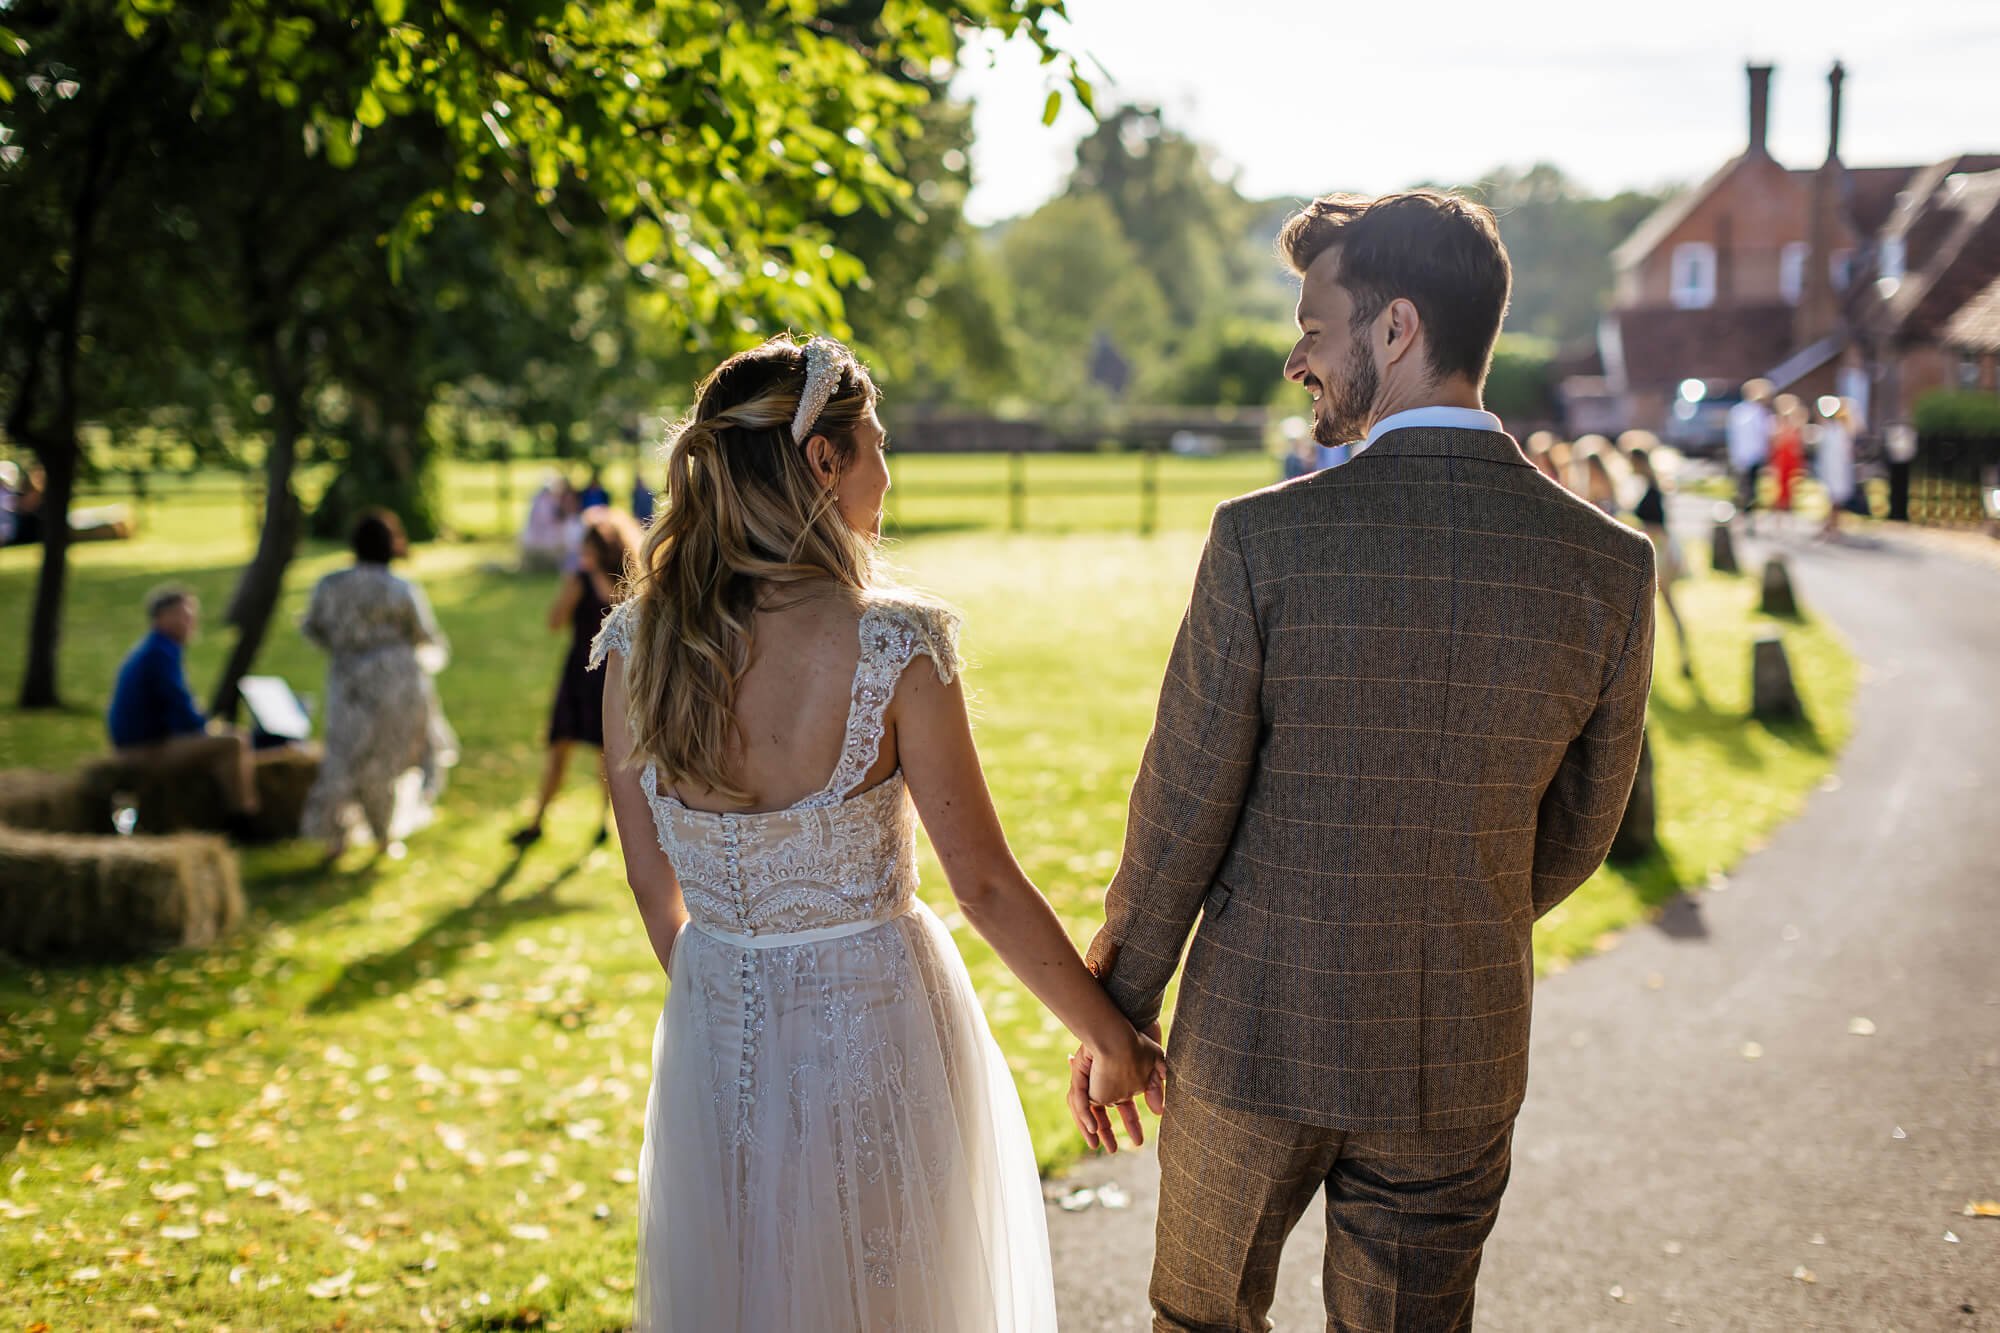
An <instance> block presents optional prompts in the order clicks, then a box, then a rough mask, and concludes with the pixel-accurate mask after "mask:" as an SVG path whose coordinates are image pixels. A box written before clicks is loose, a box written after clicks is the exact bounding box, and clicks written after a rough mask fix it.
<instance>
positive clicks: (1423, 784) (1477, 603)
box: [1090, 428, 1654, 1132]
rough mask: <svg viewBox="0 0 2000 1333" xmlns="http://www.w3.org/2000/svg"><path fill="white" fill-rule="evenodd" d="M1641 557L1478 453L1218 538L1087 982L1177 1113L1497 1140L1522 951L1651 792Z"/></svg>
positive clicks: (1429, 447)
mask: <svg viewBox="0 0 2000 1333" xmlns="http://www.w3.org/2000/svg"><path fill="white" fill-rule="evenodd" d="M1653 589H1654V583H1653V550H1652V546H1651V545H1650V543H1648V541H1647V540H1646V538H1645V537H1644V536H1642V535H1641V534H1640V533H1638V532H1636V531H1634V530H1632V529H1631V528H1628V527H1626V526H1624V525H1623V524H1621V523H1619V522H1617V521H1616V520H1614V519H1610V518H1607V517H1606V516H1605V515H1603V514H1602V513H1600V512H1598V511H1597V510H1596V509H1594V508H1592V507H1591V506H1589V505H1587V504H1585V503H1583V502H1582V501H1580V500H1577V499H1576V498H1574V497H1572V496H1571V495H1569V494H1568V493H1567V492H1565V491H1564V490H1563V489H1562V488H1560V487H1559V486H1557V485H1555V484H1554V483H1553V482H1551V481H1549V480H1548V479H1547V478H1545V477H1543V476H1542V474H1541V473H1540V472H1538V471H1536V470H1535V468H1534V466H1533V465H1532V464H1530V463H1529V462H1528V461H1527V459H1526V458H1525V457H1523V456H1522V454H1521V451H1520V449H1519V448H1518V447H1517V446H1516V445H1515V443H1514V441H1513V440H1512V439H1511V438H1509V437H1508V436H1506V435H1502V434H1498V433H1494V432H1488V431H1470V430H1443V429H1434V428H1420V429H1409V430H1395V431H1390V432H1388V433H1387V434H1385V435H1383V436H1381V437H1380V438H1378V439H1377V440H1376V442H1375V443H1374V444H1373V445H1371V446H1370V447H1369V448H1368V449H1367V450H1366V451H1365V452H1364V453H1362V454H1361V455H1360V456H1359V457H1358V458H1356V459H1354V460H1353V461H1352V462H1350V463H1348V464H1347V465H1346V466H1344V467H1341V468H1338V469H1335V470H1333V471H1330V472H1322V473H1319V474H1317V475H1315V476H1311V477H1306V478H1302V479H1300V480H1297V481H1294V482H1289V483H1286V484H1285V485H1282V486H1276V487H1272V488H1270V489H1268V490H1264V491H1258V492H1255V493H1253V494H1251V495H1246V496H1243V497H1241V498H1239V499H1236V500H1232V501H1230V502H1228V503H1226V504H1224V505H1222V506H1221V507H1220V508H1218V509H1217V510H1216V514H1215V522H1214V526H1213V527H1212V528H1211V529H1210V532H1209V538H1208V545H1207V548H1206V549H1205V550H1204V552H1203V554H1202V559H1201V568H1200V572H1199V574H1198V575H1197V576H1196V580H1195V589H1194V595H1193V597H1192V599H1191V601H1190V604H1189V606H1188V611H1187V616H1186V618H1185V619H1184V620H1183V621H1182V623H1181V628H1180V635H1179V638H1178V639H1177V640H1176V642H1175V644H1174V649H1173V656H1172V658H1171V660H1170V661H1169V663H1168V666H1167V675H1166V681H1165V683H1164V685H1163V686H1162V688H1161V691H1160V705H1159V713H1158V716H1157V718H1156V719H1155V722H1154V726H1153V733H1152V736H1151V738H1150V739H1149V740H1148V741H1147V743H1146V752H1145V758H1144V760H1143V762H1142V764H1141V766H1140V770H1139V776H1138V778H1137V780H1136V781H1135V783H1134V785H1133V789H1132V802H1131V812H1130V816H1129V819H1128V822H1127V825H1126V831H1125V849H1124V855H1123V857H1122V859H1121V861H1120V863H1119V867H1118V871H1117V873H1116V875H1115V877H1114V878H1113V879H1112V882H1111V887H1110V889H1109V891H1108V892H1107V894H1106V895H1105V926H1104V929H1103V930H1102V932H1100V934H1099V935H1098V937H1097V939H1096V940H1095V941H1094V942H1093V943H1092V945H1091V950H1090V961H1091V965H1092V968H1093V969H1094V970H1095V971H1097V972H1098V974H1099V975H1100V977H1101V978H1102V980H1103V982H1104V984H1105V986H1106V988H1107V989H1108V990H1109V991H1110V993H1111V995H1112V997H1113V999H1114V1000H1116V1002H1117V1003H1118V1005H1119V1006H1120V1008H1122V1009H1123V1010H1124V1011H1125V1013H1126V1014H1127V1015H1128V1016H1129V1017H1130V1018H1131V1019H1132V1020H1133V1021H1134V1022H1135V1023H1140V1024H1144V1023H1147V1022H1150V1021H1152V1020H1153V1019H1154V1018H1155V1017H1157V1016H1158V1014H1159V1011H1160V1005H1161V1000H1162V997H1163V995H1164V993H1165V990H1166V987H1167V983H1168V981H1169V979H1170V978H1171V977H1172V975H1173V972H1174V969H1175V968H1176V967H1177V966H1178V964H1179V962H1180V959H1181V952H1182V949H1183V946H1184V945H1185V944H1186V941H1187V936H1188V932H1189V931H1190V930H1191V929H1192V928H1193V927H1194V925H1195V918H1196V915H1197V914H1199V915H1200V917H1201V927H1200V930H1199V931H1198V932H1197V933H1196V935H1195V939H1194V945H1193V948H1192V949H1191V950H1190V951H1189V953H1188V959H1187V971H1186V974H1185V976H1184V977H1183V978H1182V981H1181V990H1180V999H1179V1002H1178V1008H1177V1012H1176V1014H1175V1019H1174V1025H1173V1034H1172V1043H1171V1046H1170V1050H1169V1058H1170V1062H1171V1067H1172V1074H1173V1078H1174V1080H1175V1086H1177V1087H1181V1088H1185V1089H1187V1090H1188V1091H1190V1092H1192V1093H1194V1094H1195V1095H1197V1096H1199V1097H1202V1098H1206V1099H1208V1100H1210V1101H1213V1102H1219V1103H1221V1104H1223V1105H1225V1106H1231V1107H1235V1108H1237V1109H1240V1110H1245V1111H1254V1112H1261V1113H1263V1114H1266V1115H1273V1116H1281V1117H1285V1118H1287V1119H1291V1120H1297V1121H1303V1122H1305V1123H1308V1124H1315V1125H1323V1126H1328V1127H1332V1128H1335V1129H1342V1130H1348V1131H1356V1132H1362V1131H1383V1130H1433V1129H1452V1128H1461V1127H1467V1126H1474V1125H1482V1124H1494V1123H1498V1122H1502V1121H1506V1120H1508V1119H1511V1118H1512V1117H1513V1115H1514V1113H1515V1111H1516V1110H1518V1109H1519V1107H1520V1104H1521V1098H1522V1094H1523V1092H1524V1090H1525V1087H1526V1083H1527V1075H1528V1010H1529V1003H1530V1000H1531V998H1532V993H1533V984H1534V959H1533V950H1532V946H1531V942H1530V928H1531V927H1532V925H1533V923H1534V921H1535V919H1536V918H1537V917H1539V916H1541V915H1542V914H1543V913H1544V912H1547V911H1548V910H1549V909H1550V908H1552V907H1554V906H1555V905H1556V904H1557V903H1559V902H1561V901H1562V900H1563V899H1564V898H1565V897H1567V896H1568V895H1569V893H1570V892H1571V891H1573V890H1574V889H1575V888H1576V887H1577V885H1579V884H1581V883H1582V882H1583V881H1584V880H1585V879H1586V878H1588V877H1589V875H1590V873H1591V872H1592V871H1593V870H1595V869H1596V868H1597V865H1598V863H1599V862H1600V861H1602V860H1603V859H1604V854H1605V852H1606V851H1607V850H1608V849H1609V847H1610V845H1611V839H1612V835H1613V834H1614V833H1615V832H1616V831H1617V826H1618V823H1619V820H1620V818H1621V817H1622V815H1623V812H1624V808H1625V801H1626V798H1627V796H1628V795H1629V794H1630V792H1631V788H1632V778H1633V773H1634V771H1635V769H1636V767H1637V764H1638V757H1639V745H1640V740H1641V738H1642V735H1643V730H1644V723H1645V714H1646V696H1647V691H1648V689H1649V687H1650V685H1651V681H1652V664H1653Z"/></svg>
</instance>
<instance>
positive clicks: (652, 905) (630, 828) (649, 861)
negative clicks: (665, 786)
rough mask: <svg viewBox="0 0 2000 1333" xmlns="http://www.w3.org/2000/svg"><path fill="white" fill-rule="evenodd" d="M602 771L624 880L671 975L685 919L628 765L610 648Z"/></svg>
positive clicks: (628, 737) (615, 656) (619, 683)
mask: <svg viewBox="0 0 2000 1333" xmlns="http://www.w3.org/2000/svg"><path fill="white" fill-rule="evenodd" d="M604 773H605V779H606V781H608V782H609V783H610V784H611V813H612V816H613V817H614V818H615V819H617V821H618V845H619V846H620V847H622V848H623V849H624V852H625V882H626V883H627V884H629V885H631V886H632V897H633V899H634V900H635V901H636V902H637V903H638V904H639V919H640V920H641V921H643V922H645V925H646V938H647V939H648V940H650V941H652V945H653V956H654V957H656V958H658V959H659V960H660V968H661V970H663V971H665V972H666V973H667V975H669V976H672V975H673V970H674V967H673V963H674V959H673V953H674V942H675V940H676V939H677V938H678V937H679V935H680V929H681V926H682V925H683V924H684V923H685V922H686V921H687V908H686V906H685V905H684V904H683V903H682V902H681V885H680V881H679V880H678V879H676V878H674V865H673V862H672V861H669V860H668V859H667V854H666V853H665V852H663V851H661V850H660V835H659V830H658V828H657V827H656V826H655V825H654V823H653V808H652V806H651V805H650V804H648V803H647V800H646V792H645V789H644V788H642V787H641V786H640V785H639V770H638V769H637V768H635V767H634V766H633V764H632V730H631V728H630V727H629V726H627V725H626V721H625V654H624V653H623V652H620V651H618V650H617V649H613V650H612V651H611V653H610V655H609V657H608V659H607V660H606V662H605V664H604Z"/></svg>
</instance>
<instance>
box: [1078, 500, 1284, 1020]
mask: <svg viewBox="0 0 2000 1333" xmlns="http://www.w3.org/2000/svg"><path fill="white" fill-rule="evenodd" d="M1263 672H1264V645H1263V639H1262V633H1261V630H1260V628H1259V625H1258V622H1257V616H1256V612H1255V609H1254V603H1253V600H1252V593H1251V584H1250V577H1249V571H1248V569H1247V568H1246V566H1245V564H1244V560H1243V552H1242V547H1241V544H1240V538H1239V536H1238V535H1237V532H1236V527H1235V522H1234V520H1233V518H1232V517H1231V514H1230V511H1229V510H1228V509H1226V508H1225V509H1221V510H1218V511H1216V516H1215V522H1214V524H1213V525H1212V526H1211V527H1210V529H1209V534H1208V545H1207V546H1206V547H1205V548H1204V549H1203V551H1202V557H1201V567H1200V571H1199V572H1198V573H1197V574H1196V576H1195V586H1194V595H1193V597H1192V598H1191V599H1190V601H1189V603H1188V609H1187V615H1186V616H1185V617H1184V618H1183V619H1182V621H1181V627H1180V633H1179V635H1178V636H1177V637H1176V638H1175V640H1174V648H1173V654H1172V656H1171V657H1170V658H1169V659H1168V662H1167V674H1166V680H1165V682H1164V683H1163V684H1162V685H1161V687H1160V705H1159V711H1158V713H1157V714H1156V715H1155V717H1154V720H1153V732H1152V735H1151V736H1150V737H1149V738H1148V739H1147V741H1146V751H1145V756H1144V758H1143V759H1142V760H1141V761H1140V765H1139V775H1138V777H1137V779H1135V780H1134V782H1133V785H1132V800H1131V806H1130V810H1129V813H1128V814H1127V817H1126V824H1125V849H1124V854H1123V855H1122V856H1121V857H1120V859H1119V863H1118V870H1117V873H1116V874H1115V875H1114V876H1113V877H1112V880H1111V887H1110V888H1109V889H1108V890H1107V891H1106V893H1105V895H1104V918H1105V920H1104V928H1103V929H1102V930H1101V931H1099V932H1098V935H1097V938H1096V939H1095V940H1093V941H1092V942H1091V946H1090V953H1089V963H1090V967H1091V970H1092V971H1093V972H1095V973H1097V975H1098V979H1099V980H1100V981H1102V982H1103V984H1104V988H1105V990H1107V991H1108V992H1109V993H1110V995H1111V998H1112V1000H1113V1002H1115V1003H1116V1004H1117V1005H1118V1007H1119V1008H1120V1009H1121V1010H1123V1011H1124V1013H1125V1015H1126V1017H1128V1018H1130V1019H1131V1020H1132V1022H1133V1023H1134V1024H1135V1025H1136V1026H1139V1027H1144V1026H1146V1025H1147V1024H1149V1023H1151V1022H1152V1021H1154V1020H1155V1019H1156V1018H1158V1017H1159V1013H1160V1005H1161V1002H1162V1000H1163V998H1164V996H1165V994H1166V989H1167V983H1168V981H1169V980H1170V979H1171V978H1172V977H1173V974H1174V969H1175V968H1176V967H1178V966H1179V964H1180V957H1181V949H1182V947H1183V946H1184V945H1185V944H1186V942H1187V937H1188V932H1189V931H1190V930H1192V929H1193V928H1194V922H1195V917H1196V915H1197V914H1198V913H1199V912H1200V910H1201V904H1202V899H1203V898H1204V897H1205V896H1206V895H1207V893H1208V890H1209V886H1210V884H1211V882H1212V881H1213V879H1214V876H1215V871H1216V867H1217V866H1218V865H1220V864H1221V861H1222V857H1223V854H1224V852H1226V851H1227V850H1228V848H1229V844H1230V840H1231V838H1232V837H1233V836H1234V834H1235V831H1236V822H1237V816H1238V814H1239V812H1240V810H1241V808H1242V802H1243V793H1244V790H1245V788H1247V787H1248V785H1249V782H1250V775H1251V772H1252V770H1253V768H1254V766H1255V764H1256V758H1257V747H1258V742H1259V739H1260V736H1261V733H1262V719H1261V713H1260V707H1259V701H1260V698H1261V695H1262V686H1263Z"/></svg>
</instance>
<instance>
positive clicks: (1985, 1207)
mask: <svg viewBox="0 0 2000 1333" xmlns="http://www.w3.org/2000/svg"><path fill="white" fill-rule="evenodd" d="M1965 1215H1966V1216H1967V1217H2000V1201H1995V1200H1993V1199H1976V1200H1974V1201H1973V1202H1971V1203H1968V1204H1967V1205H1965Z"/></svg>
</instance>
